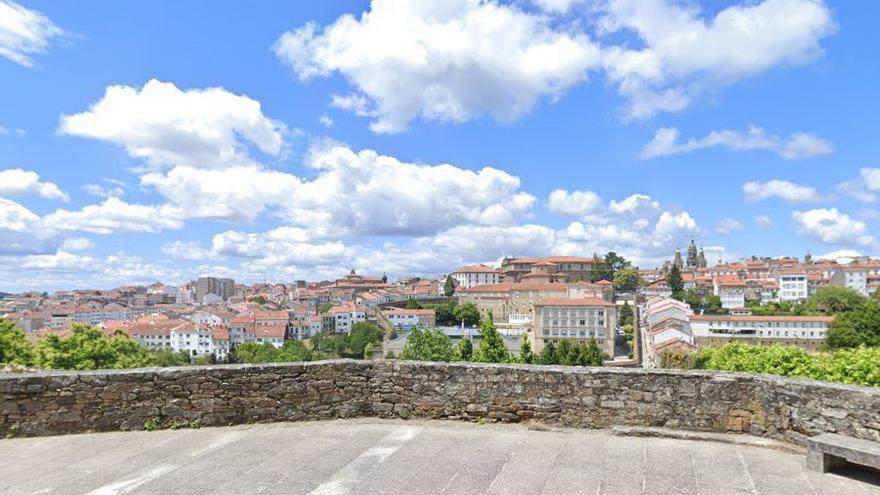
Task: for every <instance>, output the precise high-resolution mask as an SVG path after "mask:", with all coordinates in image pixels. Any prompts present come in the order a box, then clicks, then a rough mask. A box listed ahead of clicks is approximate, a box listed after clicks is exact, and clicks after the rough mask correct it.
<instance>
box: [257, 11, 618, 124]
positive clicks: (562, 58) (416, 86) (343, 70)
mask: <svg viewBox="0 0 880 495" xmlns="http://www.w3.org/2000/svg"><path fill="white" fill-rule="evenodd" d="M553 3H555V4H559V2H558V1H557V2H553ZM560 6H561V4H560ZM274 50H275V53H276V54H277V55H278V57H279V58H280V59H281V60H282V61H283V62H284V63H286V64H288V65H289V66H290V67H291V68H292V69H293V70H294V72H295V73H296V74H297V76H298V77H299V78H300V79H302V80H308V79H311V78H314V77H319V76H329V75H330V74H332V73H335V72H338V73H340V74H342V75H344V76H345V78H346V79H347V80H348V81H350V82H351V83H352V84H353V85H354V86H355V88H356V92H355V93H353V94H351V95H347V96H344V97H340V98H338V99H334V105H335V106H337V107H340V108H345V109H349V110H352V111H353V112H354V113H355V114H359V115H370V116H372V117H373V118H374V120H373V122H372V123H371V125H370V127H371V128H372V129H373V130H374V131H376V132H383V133H394V132H400V131H403V130H405V129H406V126H407V124H408V123H409V122H410V121H411V120H413V119H415V118H422V119H425V120H436V121H449V122H464V121H467V120H471V119H474V118H478V117H481V116H483V115H491V116H492V117H493V118H495V119H496V120H499V121H502V122H509V121H511V120H514V119H516V118H518V117H519V116H521V115H523V114H525V113H527V112H529V111H530V110H531V109H532V108H534V107H535V105H536V104H537V103H538V102H539V101H540V100H541V99H543V98H549V99H554V98H556V97H558V96H560V95H561V94H563V93H564V92H565V91H566V90H567V89H569V88H570V87H572V86H573V85H575V84H577V83H580V82H582V81H584V80H586V78H587V71H588V70H589V69H590V68H592V67H596V66H598V64H599V63H600V60H601V59H600V51H599V48H598V47H597V46H596V45H595V44H594V43H593V42H592V41H591V40H590V39H589V37H588V36H587V35H586V34H583V33H576V32H573V31H570V30H563V29H560V28H557V27H555V26H553V25H552V23H551V22H550V19H549V18H547V17H545V16H542V15H537V14H530V13H527V12H525V11H523V10H521V9H520V8H519V7H517V6H515V5H506V4H501V3H498V2H495V1H478V0H451V1H446V2H427V1H422V0H374V1H373V2H372V4H371V6H370V10H369V11H368V12H365V13H363V14H362V15H361V16H360V18H356V17H354V16H352V15H348V14H346V15H343V16H342V17H340V18H338V19H337V20H336V21H335V22H333V23H332V24H330V25H328V26H326V27H323V28H321V27H319V26H317V25H316V24H314V23H309V24H306V25H305V26H303V27H300V28H298V29H295V30H293V31H288V32H286V33H284V34H283V35H281V37H280V38H279V39H278V41H277V42H276V43H275V46H274Z"/></svg>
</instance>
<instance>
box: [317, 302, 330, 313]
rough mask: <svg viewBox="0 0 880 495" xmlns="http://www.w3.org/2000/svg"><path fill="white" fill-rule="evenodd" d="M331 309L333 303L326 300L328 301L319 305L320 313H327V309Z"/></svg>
mask: <svg viewBox="0 0 880 495" xmlns="http://www.w3.org/2000/svg"><path fill="white" fill-rule="evenodd" d="M331 309H333V303H328V302H326V303H324V304H322V305H320V306H318V313H326V312H327V311H330V310H331Z"/></svg>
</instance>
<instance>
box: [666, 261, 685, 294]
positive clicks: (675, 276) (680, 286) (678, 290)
mask: <svg viewBox="0 0 880 495" xmlns="http://www.w3.org/2000/svg"><path fill="white" fill-rule="evenodd" d="M666 285H668V286H669V289H670V290H671V291H672V297H674V298H676V299H678V300H682V299H683V298H684V280H682V278H681V270H679V268H678V266H676V265H672V268H670V269H669V273H667V274H666Z"/></svg>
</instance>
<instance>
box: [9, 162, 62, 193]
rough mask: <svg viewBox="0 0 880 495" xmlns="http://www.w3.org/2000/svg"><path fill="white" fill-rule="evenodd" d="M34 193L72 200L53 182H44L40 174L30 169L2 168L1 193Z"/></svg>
mask: <svg viewBox="0 0 880 495" xmlns="http://www.w3.org/2000/svg"><path fill="white" fill-rule="evenodd" d="M24 194H34V195H37V196H40V197H43V198H46V199H60V200H61V201H70V196H68V195H67V193H65V192H64V191H62V190H61V188H59V187H58V186H57V185H56V184H53V183H52V182H43V181H41V180H40V175H39V174H37V173H36V172H32V171H29V170H22V169H20V168H11V169H6V170H0V195H7V196H15V195H24Z"/></svg>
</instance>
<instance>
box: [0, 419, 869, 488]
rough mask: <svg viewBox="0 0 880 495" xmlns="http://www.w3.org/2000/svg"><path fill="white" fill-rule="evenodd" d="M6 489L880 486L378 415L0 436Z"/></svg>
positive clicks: (701, 449)
mask: <svg viewBox="0 0 880 495" xmlns="http://www.w3.org/2000/svg"><path fill="white" fill-rule="evenodd" d="M0 493H4V494H15V493H21V494H33V493H41V494H50V493H51V494H101V495H111V494H113V495H116V494H129V493H130V494H147V493H151V494H176V493H181V494H190V493H191V494H201V493H229V494H246V493H261V494H292V493H314V494H327V495H341V494H348V493H351V494H412V493H442V494H470V493H491V494H511V493H524V494H526V493H546V494H557V493H558V494H570V493H588V494H615V495H618V494H619V495H624V494H643V493H650V494H716V493H717V494H787V493H793V494H846V495H860V494H877V493H880V476H877V475H876V474H872V473H868V474H865V473H862V472H857V471H852V472H848V473H846V476H841V475H839V474H826V475H822V474H818V473H813V472H808V471H806V470H805V468H804V457H803V456H801V455H797V454H791V453H786V452H780V451H777V450H770V449H766V448H759V447H749V446H742V445H730V444H721V443H714V442H698V441H687V440H673V439H655V438H634V437H616V436H611V435H609V434H608V433H607V432H602V431H585V430H558V431H531V430H528V429H527V428H526V427H524V426H523V425H475V424H469V423H460V422H440V421H425V422H422V421H380V420H375V419H364V420H348V421H330V422H309V423H275V424H262V425H246V426H236V427H227V428H203V429H195V430H190V429H184V430H175V431H170V430H166V431H156V432H118V433H97V434H84V435H68V436H58V437H42V438H25V439H7V440H0Z"/></svg>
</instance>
